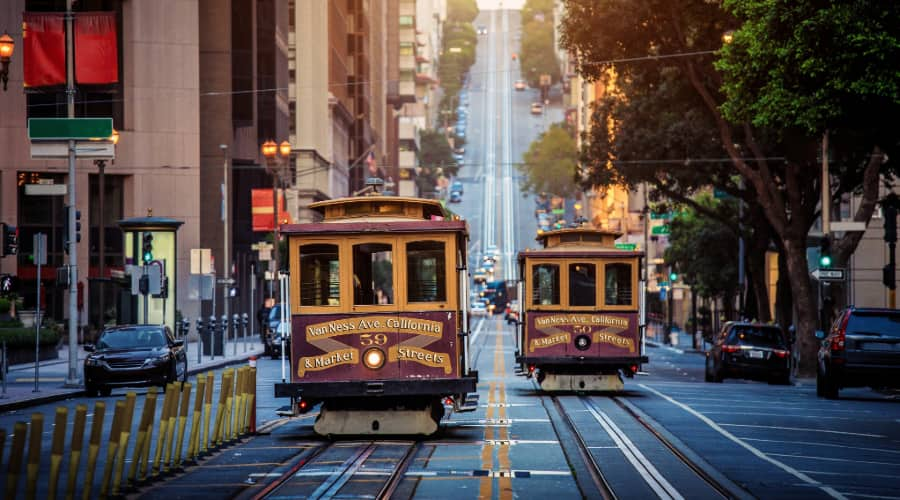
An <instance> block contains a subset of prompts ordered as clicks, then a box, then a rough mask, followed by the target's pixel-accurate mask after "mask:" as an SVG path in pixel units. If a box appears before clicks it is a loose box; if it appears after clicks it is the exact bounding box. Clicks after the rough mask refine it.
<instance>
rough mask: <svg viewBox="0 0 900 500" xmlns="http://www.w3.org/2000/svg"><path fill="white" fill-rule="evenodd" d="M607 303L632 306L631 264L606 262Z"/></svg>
mask: <svg viewBox="0 0 900 500" xmlns="http://www.w3.org/2000/svg"><path fill="white" fill-rule="evenodd" d="M605 288H606V300H605V302H606V305H608V306H630V305H631V303H632V290H631V264H624V263H615V264H606V287H605Z"/></svg>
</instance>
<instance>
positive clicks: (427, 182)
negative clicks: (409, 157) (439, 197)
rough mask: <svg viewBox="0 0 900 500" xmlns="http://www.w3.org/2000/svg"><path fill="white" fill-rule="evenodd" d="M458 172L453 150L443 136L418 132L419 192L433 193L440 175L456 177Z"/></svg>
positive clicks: (433, 132)
mask: <svg viewBox="0 0 900 500" xmlns="http://www.w3.org/2000/svg"><path fill="white" fill-rule="evenodd" d="M458 170H459V166H458V165H457V164H456V160H454V159H453V150H451V149H450V143H448V142H447V138H446V137H445V136H444V134H442V133H441V132H439V131H437V130H427V129H424V130H420V131H419V172H418V175H417V176H416V185H417V186H418V187H419V192H429V191H434V187H435V185H436V184H437V180H438V178H439V177H440V176H441V175H449V176H452V175H456V173H457V172H458Z"/></svg>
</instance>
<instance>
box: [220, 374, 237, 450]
mask: <svg viewBox="0 0 900 500" xmlns="http://www.w3.org/2000/svg"><path fill="white" fill-rule="evenodd" d="M228 370H229V371H228V374H227V375H226V376H225V379H224V380H223V381H222V388H221V389H219V390H220V391H221V390H224V391H225V415H224V416H223V417H222V433H221V435H220V437H219V444H224V443H225V442H227V441H231V404H232V401H234V384H233V383H234V369H232V368H229V369H228Z"/></svg>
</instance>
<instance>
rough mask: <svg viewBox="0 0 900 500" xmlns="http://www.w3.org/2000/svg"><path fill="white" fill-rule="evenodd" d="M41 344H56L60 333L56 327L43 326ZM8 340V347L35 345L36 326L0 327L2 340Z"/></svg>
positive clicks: (0, 339)
mask: <svg viewBox="0 0 900 500" xmlns="http://www.w3.org/2000/svg"><path fill="white" fill-rule="evenodd" d="M40 335H41V340H40V343H41V345H56V343H57V342H59V337H60V333H59V331H58V330H56V329H54V328H41V333H40ZM2 341H6V347H9V348H16V347H29V346H30V347H34V328H23V327H19V328H0V342H2Z"/></svg>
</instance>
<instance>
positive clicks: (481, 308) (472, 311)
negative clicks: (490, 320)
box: [469, 300, 488, 316]
mask: <svg viewBox="0 0 900 500" xmlns="http://www.w3.org/2000/svg"><path fill="white" fill-rule="evenodd" d="M487 315H488V310H487V304H485V303H484V301H482V300H476V301H475V302H472V304H470V305H469V316H487Z"/></svg>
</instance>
